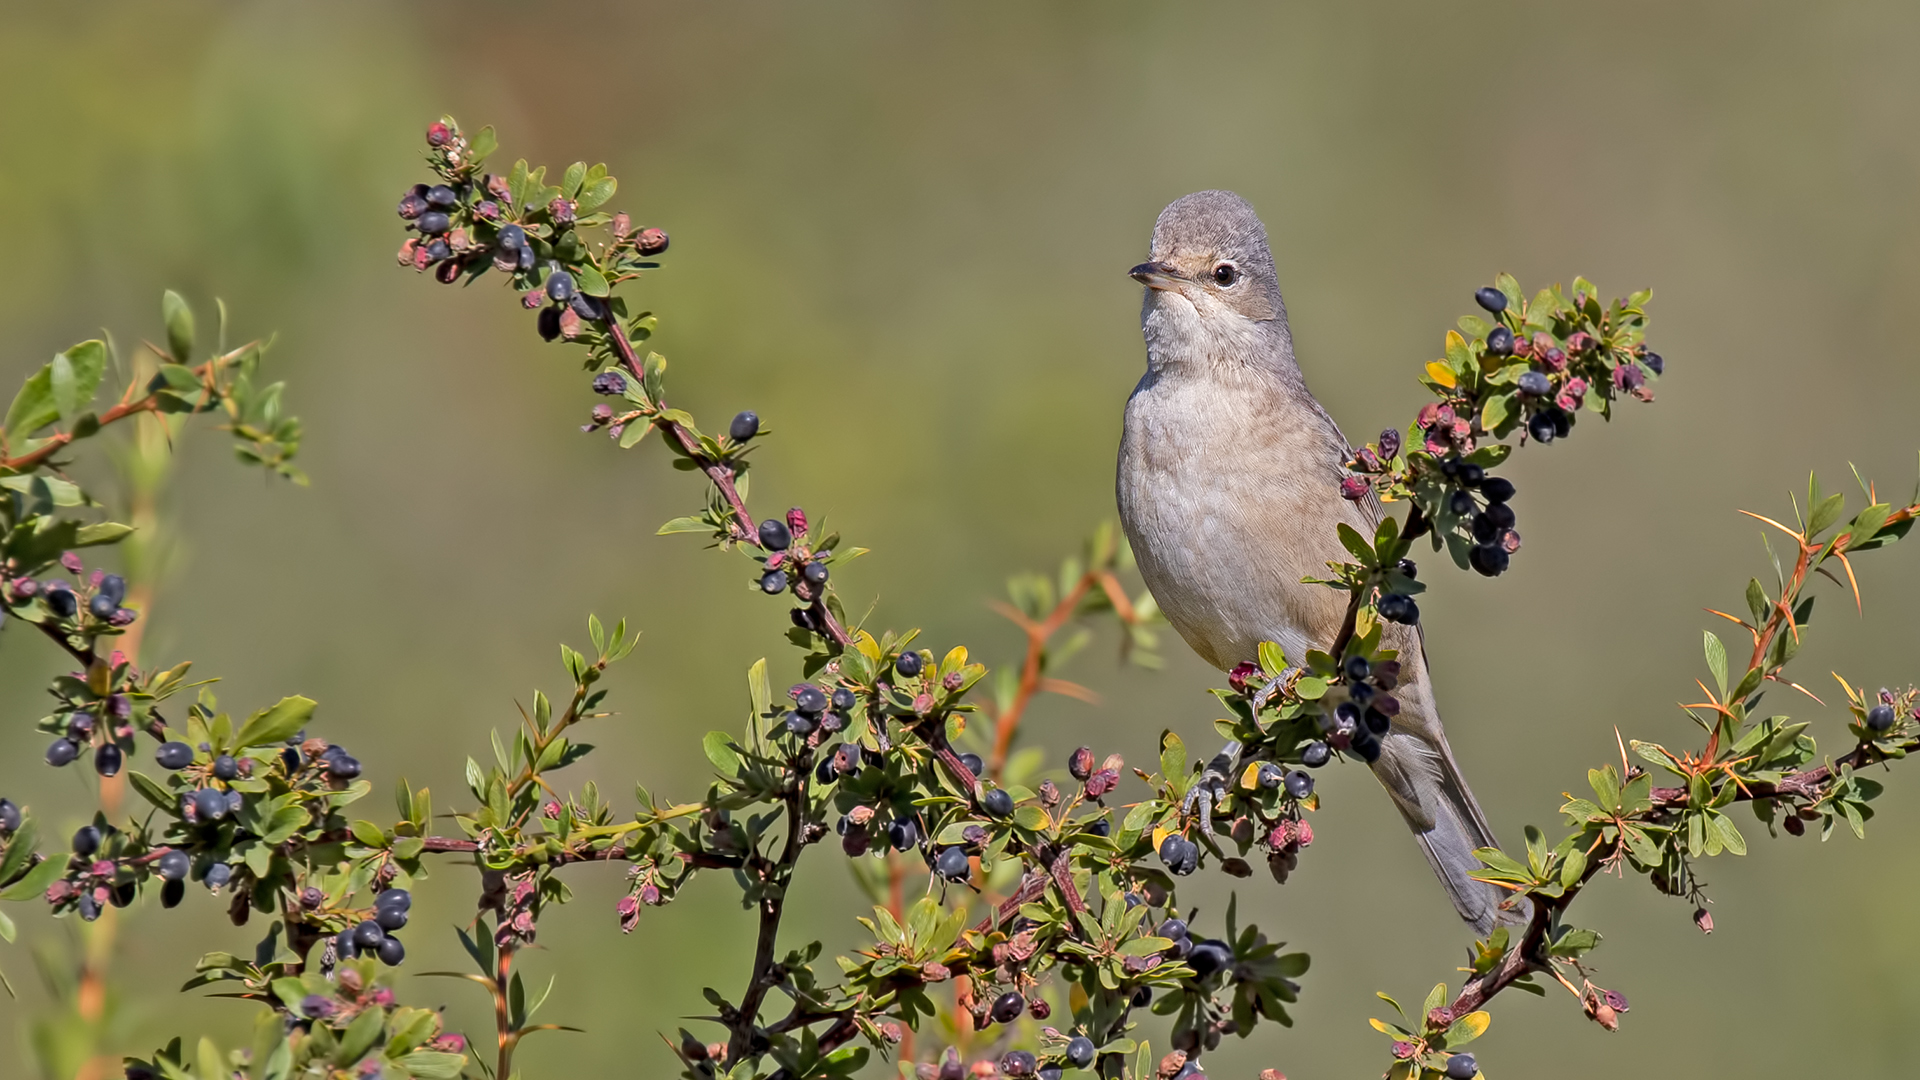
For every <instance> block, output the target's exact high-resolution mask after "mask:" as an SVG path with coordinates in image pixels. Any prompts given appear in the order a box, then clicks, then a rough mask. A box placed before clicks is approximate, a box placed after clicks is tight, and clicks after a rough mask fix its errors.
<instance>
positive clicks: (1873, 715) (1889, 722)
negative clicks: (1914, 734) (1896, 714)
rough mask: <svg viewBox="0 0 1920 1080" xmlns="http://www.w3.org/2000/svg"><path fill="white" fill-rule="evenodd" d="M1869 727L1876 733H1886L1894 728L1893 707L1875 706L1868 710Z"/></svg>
mask: <svg viewBox="0 0 1920 1080" xmlns="http://www.w3.org/2000/svg"><path fill="white" fill-rule="evenodd" d="M1867 726H1868V727H1869V728H1872V729H1873V730H1874V731H1885V730H1887V729H1888V728H1890V727H1892V726H1893V706H1891V705H1875V706H1874V707H1873V708H1871V709H1868V710H1867Z"/></svg>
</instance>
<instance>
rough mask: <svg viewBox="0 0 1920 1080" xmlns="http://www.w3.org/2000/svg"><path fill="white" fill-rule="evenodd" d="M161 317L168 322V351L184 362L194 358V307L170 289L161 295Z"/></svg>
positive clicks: (189, 361)
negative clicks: (189, 305)
mask: <svg viewBox="0 0 1920 1080" xmlns="http://www.w3.org/2000/svg"><path fill="white" fill-rule="evenodd" d="M160 318H161V320H162V321H163V322H165V323H166V324H167V352H169V353H171V354H173V358H174V359H175V360H177V361H179V362H180V363H182V364H186V363H191V362H192V360H193V309H192V308H190V307H188V306H187V302H186V301H185V300H183V299H181V297H180V294H179V293H177V292H174V291H173V290H172V289H168V290H167V291H166V292H165V293H162V294H161V296H160Z"/></svg>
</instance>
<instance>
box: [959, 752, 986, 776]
mask: <svg viewBox="0 0 1920 1080" xmlns="http://www.w3.org/2000/svg"><path fill="white" fill-rule="evenodd" d="M960 764H962V765H965V766H966V767H967V771H968V772H970V773H972V774H973V775H975V776H979V775H981V774H982V773H984V772H986V771H987V763H986V762H985V761H982V760H981V759H980V755H979V754H961V755H960Z"/></svg>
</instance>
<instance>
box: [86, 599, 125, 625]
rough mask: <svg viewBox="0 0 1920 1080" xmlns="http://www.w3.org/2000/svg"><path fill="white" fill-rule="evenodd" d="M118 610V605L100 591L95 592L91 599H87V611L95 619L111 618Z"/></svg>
mask: <svg viewBox="0 0 1920 1080" xmlns="http://www.w3.org/2000/svg"><path fill="white" fill-rule="evenodd" d="M118 610H120V605H119V604H117V603H114V602H113V600H112V599H110V598H109V597H107V596H106V595H105V594H102V593H95V594H94V597H93V599H92V600H89V601H87V613H88V614H90V615H92V616H93V617H94V618H96V619H111V618H113V613H114V612H116V611H118Z"/></svg>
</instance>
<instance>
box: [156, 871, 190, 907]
mask: <svg viewBox="0 0 1920 1080" xmlns="http://www.w3.org/2000/svg"><path fill="white" fill-rule="evenodd" d="M186 895H187V883H186V882H185V881H182V880H180V879H179V878H168V879H167V881H166V882H165V883H164V884H162V885H161V886H160V906H161V907H163V908H174V907H179V906H180V901H181V900H182V899H184V898H185V897H186Z"/></svg>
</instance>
